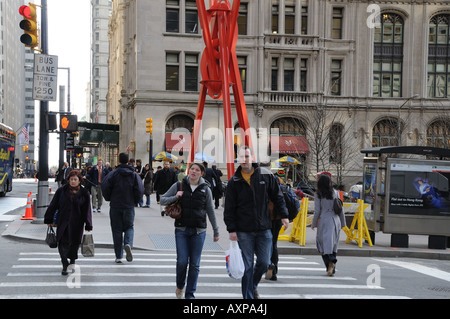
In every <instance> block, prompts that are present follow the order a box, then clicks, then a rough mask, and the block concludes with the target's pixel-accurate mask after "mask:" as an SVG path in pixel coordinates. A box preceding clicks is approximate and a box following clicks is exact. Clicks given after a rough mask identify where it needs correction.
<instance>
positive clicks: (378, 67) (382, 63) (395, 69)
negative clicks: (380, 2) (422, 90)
mask: <svg viewBox="0 0 450 319" xmlns="http://www.w3.org/2000/svg"><path fill="white" fill-rule="evenodd" d="M380 20H381V25H380V27H376V28H375V38H374V58H373V96H374V97H401V96H402V69H403V25H404V22H403V19H402V17H401V16H399V15H398V14H395V13H390V12H387V13H382V14H381V17H380Z"/></svg>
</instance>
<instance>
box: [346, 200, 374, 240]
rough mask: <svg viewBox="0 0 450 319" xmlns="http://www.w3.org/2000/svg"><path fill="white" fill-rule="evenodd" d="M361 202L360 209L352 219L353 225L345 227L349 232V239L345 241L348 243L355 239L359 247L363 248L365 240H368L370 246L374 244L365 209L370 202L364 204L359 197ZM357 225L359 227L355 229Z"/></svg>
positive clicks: (347, 232)
mask: <svg viewBox="0 0 450 319" xmlns="http://www.w3.org/2000/svg"><path fill="white" fill-rule="evenodd" d="M357 203H358V204H359V207H358V211H357V212H356V213H355V216H354V217H353V220H352V225H351V226H350V228H348V227H347V226H345V227H344V232H345V233H346V234H347V239H346V240H345V243H346V244H348V243H349V242H350V241H352V240H355V241H356V242H357V243H358V247H359V248H361V247H362V245H363V240H367V242H368V243H369V246H373V245H372V240H371V239H370V234H369V228H368V227H367V222H366V217H365V216H364V210H365V209H366V208H367V207H369V204H364V201H363V200H362V199H358V201H357ZM355 226H356V227H357V229H355Z"/></svg>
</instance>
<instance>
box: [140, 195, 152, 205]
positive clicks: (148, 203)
mask: <svg viewBox="0 0 450 319" xmlns="http://www.w3.org/2000/svg"><path fill="white" fill-rule="evenodd" d="M144 196H146V197H147V201H146V203H145V205H146V206H150V195H142V198H141V200H140V202H139V206H144Z"/></svg>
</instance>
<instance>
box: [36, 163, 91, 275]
mask: <svg viewBox="0 0 450 319" xmlns="http://www.w3.org/2000/svg"><path fill="white" fill-rule="evenodd" d="M67 180H68V183H67V184H66V185H64V186H62V187H60V188H59V189H58V190H57V191H56V193H55V195H54V196H53V199H52V201H51V203H50V205H49V206H48V208H47V211H46V212H45V216H44V223H45V224H48V225H52V226H57V228H56V239H57V241H58V251H59V254H60V256H61V262H62V264H63V270H62V272H61V274H62V275H67V274H68V272H67V267H68V266H69V264H74V263H75V260H76V259H77V258H78V248H79V247H80V244H81V240H82V237H83V231H84V230H86V231H91V230H92V211H91V201H90V195H89V192H88V191H87V190H86V189H85V188H84V187H82V186H81V183H82V181H83V177H82V176H81V173H80V171H78V170H73V171H71V172H70V173H69V175H68V177H67ZM56 211H58V213H57V214H56V218H55V213H56ZM83 228H84V229H83ZM69 260H70V261H69Z"/></svg>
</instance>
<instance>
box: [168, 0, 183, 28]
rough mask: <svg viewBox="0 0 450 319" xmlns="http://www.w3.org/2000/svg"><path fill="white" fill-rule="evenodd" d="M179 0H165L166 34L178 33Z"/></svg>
mask: <svg viewBox="0 0 450 319" xmlns="http://www.w3.org/2000/svg"><path fill="white" fill-rule="evenodd" d="M179 5H180V3H179V0H166V32H180V8H179Z"/></svg>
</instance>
